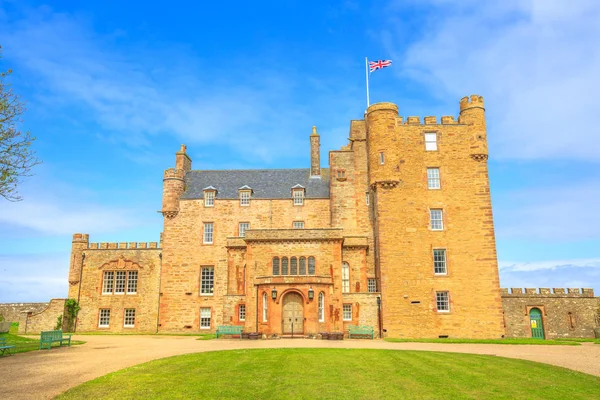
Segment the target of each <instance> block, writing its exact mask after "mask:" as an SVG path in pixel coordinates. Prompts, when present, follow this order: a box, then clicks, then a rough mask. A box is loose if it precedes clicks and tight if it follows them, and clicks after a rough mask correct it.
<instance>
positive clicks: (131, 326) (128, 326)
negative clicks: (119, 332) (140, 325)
mask: <svg viewBox="0 0 600 400" xmlns="http://www.w3.org/2000/svg"><path fill="white" fill-rule="evenodd" d="M123 328H135V325H123Z"/></svg>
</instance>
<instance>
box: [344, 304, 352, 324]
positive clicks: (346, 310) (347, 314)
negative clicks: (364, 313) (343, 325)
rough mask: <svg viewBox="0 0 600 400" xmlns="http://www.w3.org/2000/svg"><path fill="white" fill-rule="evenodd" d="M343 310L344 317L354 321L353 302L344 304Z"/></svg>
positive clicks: (345, 319)
mask: <svg viewBox="0 0 600 400" xmlns="http://www.w3.org/2000/svg"><path fill="white" fill-rule="evenodd" d="M342 310H343V312H342V319H343V320H344V321H352V304H344V305H343V308H342Z"/></svg>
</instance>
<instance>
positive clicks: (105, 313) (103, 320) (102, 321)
mask: <svg viewBox="0 0 600 400" xmlns="http://www.w3.org/2000/svg"><path fill="white" fill-rule="evenodd" d="M109 324H110V309H108V308H101V309H100V318H99V319H98V327H99V328H108V326H109Z"/></svg>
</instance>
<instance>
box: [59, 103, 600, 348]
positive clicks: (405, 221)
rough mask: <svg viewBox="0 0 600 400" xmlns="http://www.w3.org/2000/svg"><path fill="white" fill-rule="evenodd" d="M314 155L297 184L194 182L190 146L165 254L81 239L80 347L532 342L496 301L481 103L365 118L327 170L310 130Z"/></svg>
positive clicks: (170, 185) (274, 178)
mask: <svg viewBox="0 0 600 400" xmlns="http://www.w3.org/2000/svg"><path fill="white" fill-rule="evenodd" d="M309 141H310V156H311V157H310V167H309V168H299V169H272V170H236V171H203V170H193V169H192V160H191V158H190V157H189V156H188V154H187V152H186V147H185V146H182V147H181V149H180V151H178V152H177V153H176V156H175V168H170V169H167V170H166V171H165V173H164V178H163V182H164V184H163V200H162V210H161V211H162V214H163V216H164V228H163V232H162V234H161V241H160V243H90V242H89V237H88V235H87V234H75V235H74V236H73V246H72V254H71V260H70V273H69V298H72V299H76V300H77V301H78V302H79V304H80V305H81V311H80V312H79V316H78V320H77V331H80V332H81V331H99V330H107V331H112V332H122V331H130V332H189V333H192V332H194V333H197V332H214V331H215V330H216V328H217V327H218V326H221V325H238V326H243V327H244V331H245V332H261V333H263V334H265V335H269V336H272V335H277V336H286V335H304V336H307V335H310V334H317V333H319V332H344V331H347V329H348V326H350V325H366V326H370V327H373V329H374V332H375V335H376V336H383V337H385V336H389V337H410V338H419V337H425V338H437V337H456V338H462V337H464V338H500V337H503V336H504V335H505V334H506V333H507V332H511V334H512V333H514V335H517V336H518V335H519V334H517V333H518V332H521V331H523V332H525V333H522V334H521V335H525V336H527V335H528V334H527V333H526V331H527V329H526V328H524V330H523V329H521V331H519V329H520V328H514V329H513V328H510V329H509V328H507V326H506V321H511V322H510V323H511V324H513V325H515V324H516V325H518V324H520V323H523V324H525V327H526V326H527V324H528V321H529V319H528V318H529V316H528V312H529V311H530V310H531V308H532V307H533V306H535V304H536V303H535V301H534V303H533V304H529V303H527V304H525V303H523V304H521V303H519V302H518V301H516V300H514V299H516V298H517V297H518V296H516V292H514V291H513V294H514V295H511V294H509V293H508V292H501V289H500V286H499V278H498V264H497V256H496V245H495V237H494V223H493V217H492V206H491V200H490V186H489V179H488V165H487V158H488V151H487V137H486V121H485V111H484V103H483V98H482V97H480V96H476V95H473V96H471V97H465V98H463V99H461V100H460V114H459V116H458V118H457V119H455V118H453V117H451V116H444V117H441V120H439V121H438V119H437V118H436V117H425V118H424V119H423V121H421V120H420V118H419V117H408V118H406V119H404V118H402V117H400V116H399V115H398V107H397V106H396V105H395V104H392V103H378V104H374V105H371V106H370V107H369V108H368V109H367V110H366V113H365V117H364V120H354V121H351V123H350V134H349V142H348V144H347V145H346V146H344V147H342V148H341V149H340V150H334V151H330V152H329V158H328V168H322V167H321V160H320V136H319V134H318V132H317V129H316V128H315V127H313V129H312V134H310V136H309ZM503 295H505V296H504V297H510V298H511V299H513V300H511V301H512V303H510V304H512V305H511V306H510V309H511V310H513V309H514V311H511V312H513V313H515V316H514V318H513V317H511V318H512V319H511V318H506V317H505V315H504V312H505V309H503ZM511 296H512V297H511ZM565 296H566V294H565ZM577 296H579V297H586V298H587V297H590V298H591V300H592V301H596V299H595V298H594V297H593V293H590V292H589V291H587V292H582V293H581V294H578V295H577ZM529 297H530V298H531V296H529ZM555 297H560V296H559V295H558V296H555ZM571 297H573V296H571ZM590 304H592V303H590ZM595 304H597V301H596V303H595ZM527 307H529V309H527ZM590 307H591V308H593V306H590ZM505 308H506V307H505ZM540 308H541V309H543V305H538V306H537V308H536V310H537V309H540ZM542 311H543V312H546V311H545V310H542ZM511 315H512V314H511ZM519 318H520V320H519ZM561 318H562V317H561ZM577 318H579V317H577ZM593 319H594V318H593V317H592V318H590V321H591V322H589V323H588V325H589V327H588V328H589V329H588V328H586V329H588V331H586V333H585V334H589V332H591V329H593V328H594V325H593V324H594V321H593ZM579 320H581V319H579ZM561 321H562V319H561ZM557 323H558V322H557ZM561 323H562V322H561ZM567 323H569V322H567ZM573 324H574V323H573ZM516 325H515V326H516ZM511 326H512V325H511ZM586 326H587V325H586ZM511 329H512V330H511ZM561 329H562V328H561ZM565 329H566V328H565ZM529 335H531V332H530V333H529Z"/></svg>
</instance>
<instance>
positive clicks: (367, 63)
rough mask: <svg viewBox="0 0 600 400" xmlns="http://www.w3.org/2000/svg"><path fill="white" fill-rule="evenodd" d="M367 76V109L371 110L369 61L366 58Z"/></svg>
mask: <svg viewBox="0 0 600 400" xmlns="http://www.w3.org/2000/svg"><path fill="white" fill-rule="evenodd" d="M365 74H366V76H367V108H369V105H370V104H369V60H368V59H367V57H365Z"/></svg>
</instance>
